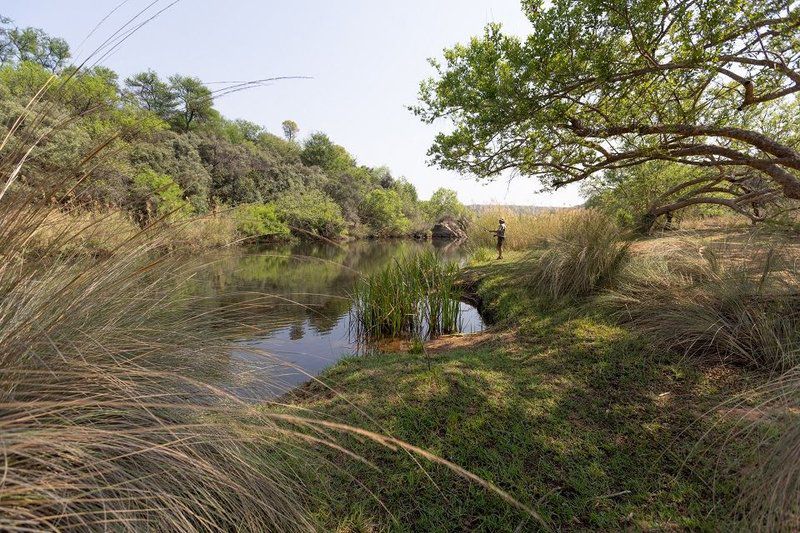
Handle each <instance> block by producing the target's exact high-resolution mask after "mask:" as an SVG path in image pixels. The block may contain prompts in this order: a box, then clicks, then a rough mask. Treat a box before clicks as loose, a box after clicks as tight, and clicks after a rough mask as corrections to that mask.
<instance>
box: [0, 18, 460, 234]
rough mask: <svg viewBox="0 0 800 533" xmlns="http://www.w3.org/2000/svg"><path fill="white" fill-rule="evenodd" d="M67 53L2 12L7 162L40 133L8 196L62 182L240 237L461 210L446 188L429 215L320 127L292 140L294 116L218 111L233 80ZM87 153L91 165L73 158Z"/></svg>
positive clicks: (411, 220) (96, 197) (415, 227)
mask: <svg viewBox="0 0 800 533" xmlns="http://www.w3.org/2000/svg"><path fill="white" fill-rule="evenodd" d="M69 57H70V54H69V46H68V45H67V43H66V42H65V41H63V40H61V39H57V38H52V37H50V36H48V35H47V34H46V33H44V32H43V31H42V30H39V29H35V28H24V29H20V28H15V27H13V25H12V23H11V21H10V20H8V19H5V18H0V138H5V137H6V136H7V134H8V133H9V132H11V133H12V135H11V136H10V137H9V139H8V145H7V149H6V150H5V153H6V154H7V155H6V156H5V157H7V158H8V159H9V160H10V159H11V158H13V157H17V156H20V155H21V154H22V153H23V152H24V150H26V149H27V148H26V146H27V145H28V144H29V143H30V141H31V139H35V138H37V137H40V136H41V141H40V142H39V143H38V144H37V145H36V147H35V148H34V149H33V151H32V152H31V154H30V156H28V158H27V161H26V164H25V165H24V167H23V169H22V172H21V173H20V175H19V176H18V178H17V179H16V180H15V184H14V188H13V190H12V193H16V194H41V193H38V192H37V191H38V190H40V188H39V187H38V184H40V183H43V182H44V181H45V180H46V178H48V177H49V176H54V175H59V176H69V177H70V178H69V179H71V180H72V182H73V183H71V185H72V186H71V187H67V189H68V190H69V191H70V193H69V194H68V195H67V197H64V198H58V199H56V198H54V199H53V201H59V202H70V203H71V204H72V205H83V206H85V207H86V208H92V209H97V208H107V207H118V208H122V209H124V210H126V211H128V212H129V213H130V215H131V216H132V218H133V219H134V220H136V221H137V222H139V223H140V224H147V223H148V222H149V221H151V220H153V219H154V218H156V217H168V218H174V219H177V218H181V217H186V216H188V215H202V214H205V213H221V214H222V213H233V218H234V220H235V225H236V227H237V228H238V231H239V233H240V234H241V235H242V236H254V237H255V236H261V235H263V236H267V237H270V238H286V237H288V236H289V234H290V233H291V234H294V235H295V236H300V237H323V238H339V237H343V236H345V235H348V234H349V235H353V236H364V235H376V236H384V235H400V234H408V233H410V232H412V231H426V230H427V229H428V228H430V226H431V225H432V224H433V223H434V222H436V219H437V218H439V217H441V216H445V215H447V214H448V213H450V212H458V213H460V212H462V211H463V206H461V204H460V203H459V202H458V200H457V198H456V197H455V193H454V192H453V191H446V190H442V191H440V192H438V193H437V195H438V196H437V197H446V198H447V199H448V203H447V204H446V205H438V204H439V203H440V202H435V203H436V204H437V206H438V207H437V208H436V209H433V210H429V209H427V208H426V205H427V204H426V203H425V202H421V201H420V200H419V199H418V197H417V192H416V190H415V188H414V186H413V185H412V184H411V183H409V182H408V181H406V180H405V179H395V178H394V177H393V176H392V174H391V171H390V170H389V169H387V168H385V167H379V168H371V167H368V166H364V165H360V164H358V162H357V160H356V158H355V157H354V156H353V155H351V154H350V153H349V152H348V151H347V150H346V149H345V148H344V147H342V146H340V145H338V144H336V143H334V142H333V141H332V140H331V139H330V138H329V137H328V136H327V135H326V134H324V133H320V132H316V133H312V134H311V135H309V136H308V137H307V138H305V139H304V140H300V139H299V137H298V135H299V132H300V127H299V126H298V125H297V124H296V123H295V122H294V121H292V120H286V121H284V122H283V124H282V125H281V127H282V135H283V136H282V137H281V136H277V135H274V134H272V133H270V132H268V131H266V130H265V129H264V128H263V127H261V126H259V125H258V124H254V123H252V122H248V121H246V120H229V119H227V118H225V117H223V116H222V115H221V114H220V113H219V112H218V111H217V110H216V109H215V107H214V100H215V98H218V97H220V96H224V95H225V94H229V93H230V92H234V91H236V90H240V89H241V88H242V87H240V86H238V85H237V86H235V87H234V88H232V89H231V88H223V89H218V90H212V89H210V88H209V87H207V86H206V85H204V84H203V82H202V81H201V80H199V79H197V78H195V77H192V76H185V75H179V74H176V75H173V76H169V77H168V78H166V79H163V78H162V77H161V76H159V75H158V74H157V73H156V72H153V71H151V70H148V71H145V72H141V73H138V74H135V75H133V76H130V77H128V78H127V79H125V80H120V79H119V77H118V76H117V74H116V73H115V72H113V71H111V70H110V69H107V68H104V67H93V68H88V69H85V68H84V69H80V70H78V69H76V68H74V67H71V66H69V65H68V64H67V62H68V60H69ZM239 85H244V86H245V87H246V86H247V85H248V84H239ZM42 87H45V88H46V90H45V92H44V94H43V96H42V97H41V98H40V99H38V100H37V101H36V102H35V103H34V105H33V109H32V113H30V114H29V115H28V117H29V120H27V121H26V122H25V124H24V125H23V126H24V127H18V128H15V126H14V124H15V122H16V121H17V119H18V118H19V117H20V116H22V115H23V114H24V112H25V108H26V106H28V105H29V103H30V102H31V101H32V99H33V98H34V96H35V95H36V94H37V93H38V92H39V90H40V89H41V88H42ZM95 151H100V154H99V156H98V157H93V158H91V159H92V163H91V165H86V164H85V163H82V161H84V160H86V157H87V155H89V154H92V153H93V152H95Z"/></svg>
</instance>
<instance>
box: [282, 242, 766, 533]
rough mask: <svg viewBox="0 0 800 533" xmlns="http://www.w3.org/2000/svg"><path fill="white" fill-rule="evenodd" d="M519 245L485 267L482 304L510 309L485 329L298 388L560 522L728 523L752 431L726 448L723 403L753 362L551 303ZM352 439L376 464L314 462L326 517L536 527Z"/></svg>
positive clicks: (361, 522) (433, 471)
mask: <svg viewBox="0 0 800 533" xmlns="http://www.w3.org/2000/svg"><path fill="white" fill-rule="evenodd" d="M516 259H517V258H516V257H515V256H514V254H510V260H506V261H501V262H494V263H492V264H491V266H489V265H483V266H481V267H479V270H480V272H479V274H480V275H481V276H483V282H482V283H481V284H480V287H479V294H480V296H481V297H482V299H483V303H484V306H485V307H486V309H487V311H489V314H490V315H493V316H495V317H503V320H502V323H501V324H500V325H499V326H497V327H496V330H495V334H494V335H493V338H492V339H491V340H489V341H488V342H486V343H483V344H481V345H479V346H477V347H465V348H463V349H458V350H454V351H449V352H444V353H438V354H437V353H428V354H427V357H424V356H422V355H412V354H384V355H377V356H373V357H368V358H349V359H345V360H343V361H342V362H341V363H339V364H338V365H336V366H334V367H333V368H332V369H330V370H329V371H328V372H326V373H325V374H324V376H323V381H324V382H325V383H327V384H328V385H330V386H331V387H332V388H333V389H335V390H336V391H339V392H340V393H341V394H340V395H337V394H333V393H331V392H330V391H329V390H328V389H324V388H323V387H322V386H320V385H318V384H317V385H311V386H308V387H306V388H305V389H304V390H301V391H299V392H298V397H297V398H296V399H295V400H296V402H297V403H299V404H300V405H302V406H303V407H307V408H310V409H313V410H314V411H315V413H319V414H322V415H323V416H328V417H332V418H334V419H337V420H342V421H345V422H354V421H356V420H359V421H361V423H362V424H363V423H364V420H365V418H369V419H370V420H371V423H370V424H369V425H368V427H369V428H370V429H373V430H376V431H386V432H388V433H390V434H391V435H392V436H394V437H397V438H399V439H404V440H406V441H408V442H410V443H412V444H415V445H418V446H421V447H422V448H425V449H427V450H430V451H432V452H434V453H436V454H439V455H441V456H442V457H443V458H445V459H448V460H450V461H453V462H455V463H457V464H459V465H460V466H463V467H465V468H467V469H469V470H471V471H472V472H474V473H475V474H478V475H479V476H482V477H483V478H484V479H486V480H488V481H491V482H492V483H495V484H496V485H497V486H499V487H500V488H501V489H504V490H506V491H508V492H509V493H510V494H511V495H512V496H513V497H514V498H516V499H517V500H518V501H520V502H521V503H523V504H525V505H529V506H531V507H533V508H534V509H535V510H536V511H537V512H539V513H540V514H541V515H542V516H543V517H544V518H545V519H546V520H547V521H548V522H549V523H550V524H551V525H552V526H553V527H555V528H557V529H606V530H615V529H620V528H633V529H675V528H691V529H701V530H711V529H725V525H726V522H727V521H728V520H730V517H731V516H732V514H733V507H734V504H735V502H736V495H737V494H736V490H737V487H736V480H737V476H736V474H731V473H730V472H731V470H728V467H730V468H734V467H735V463H736V461H737V460H739V459H742V458H743V457H744V455H745V450H746V446H745V444H746V442H745V441H746V440H747V439H743V440H742V441H741V442H738V443H736V444H735V446H728V447H726V448H725V452H724V453H723V454H721V453H720V451H719V450H720V448H719V447H718V446H716V444H717V443H719V442H720V440H721V439H724V438H725V436H727V435H728V434H729V431H730V427H731V425H732V422H727V421H726V420H728V419H727V418H723V415H722V413H723V411H722V410H719V409H715V407H716V406H718V405H719V404H720V403H722V402H723V401H726V400H728V399H730V398H731V397H732V396H733V395H734V394H735V393H736V392H737V391H739V390H743V389H745V388H747V385H748V384H749V383H750V381H752V379H753V376H752V374H750V373H748V372H747V371H744V370H733V369H730V368H725V367H720V366H706V367H698V366H693V365H692V364H691V363H690V361H688V360H685V359H681V358H677V357H675V356H672V355H669V354H666V353H657V352H654V351H652V350H650V349H649V348H648V345H647V342H646V340H645V339H642V338H639V337H637V336H636V335H634V334H633V333H631V332H630V331H628V330H626V329H625V328H623V327H619V326H617V325H615V324H614V323H612V322H610V321H609V320H607V319H605V318H604V317H603V316H601V315H599V314H597V313H595V312H593V311H592V310H590V309H586V308H581V307H576V306H572V307H561V308H556V309H553V308H549V309H546V310H545V309H544V308H543V307H542V306H541V305H540V304H539V302H537V301H534V300H532V299H531V298H530V297H529V296H527V292H524V291H522V290H520V288H519V284H518V283H516V280H517V279H518V278H519V272H518V271H517V269H518V268H519V263H518V262H517V261H516ZM428 360H430V362H431V366H430V368H429V366H428ZM354 406H355V407H357V408H358V409H354V408H353V407H354ZM359 411H361V412H359ZM365 415H367V417H365ZM753 438H754V437H753ZM346 445H347V446H348V447H349V449H351V450H353V451H355V452H356V453H360V454H362V455H363V456H365V457H367V458H368V459H369V460H370V461H371V462H372V463H373V464H374V465H375V467H376V468H372V467H370V466H367V465H365V464H363V463H359V462H357V461H352V460H345V459H344V458H343V456H341V455H340V454H339V455H337V454H331V456H330V460H331V464H329V465H327V466H325V465H323V466H320V467H319V468H317V469H315V472H314V476H313V478H312V479H310V481H309V487H310V488H311V490H312V491H315V492H316V494H317V498H316V499H315V500H314V501H313V502H312V504H311V507H312V509H313V508H315V509H316V511H315V514H316V517H317V519H318V520H319V521H320V522H321V524H322V525H323V526H324V527H325V528H334V527H340V529H341V530H347V531H356V530H372V529H383V528H387V529H391V530H398V531H453V530H467V529H469V530H483V531H514V530H519V531H530V530H535V529H537V523H536V522H535V521H534V520H533V519H532V518H531V517H530V516H528V515H526V514H525V513H524V512H522V511H519V510H517V509H515V508H514V507H512V506H510V505H508V504H507V503H505V502H503V501H502V500H501V499H500V498H499V497H498V496H496V495H493V494H491V493H489V492H487V491H486V490H484V489H483V488H481V487H479V486H477V485H475V484H472V483H470V482H468V481H466V480H463V479H462V478H459V477H458V476H456V475H455V474H454V473H452V472H450V471H448V470H447V469H444V468H442V467H439V466H435V465H430V464H428V463H424V462H423V463H421V464H417V463H416V462H415V461H414V460H412V459H411V458H410V457H408V456H407V455H405V454H403V453H402V452H392V451H390V450H387V449H377V447H376V446H374V445H370V444H367V443H364V442H361V441H359V440H356V439H352V440H348V441H347V442H346ZM734 451H735V452H736V453H733V452H734ZM730 463H733V464H730ZM734 471H735V470H734ZM351 476H352V477H351ZM428 476H430V477H428ZM332 496H336V497H332ZM383 506H385V508H384V507H383ZM390 513H391V514H390Z"/></svg>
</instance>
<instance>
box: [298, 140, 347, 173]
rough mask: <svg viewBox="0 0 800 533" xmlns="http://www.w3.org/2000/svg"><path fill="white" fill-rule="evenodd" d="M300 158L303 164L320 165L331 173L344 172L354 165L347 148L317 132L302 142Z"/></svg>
mask: <svg viewBox="0 0 800 533" xmlns="http://www.w3.org/2000/svg"><path fill="white" fill-rule="evenodd" d="M300 158H301V159H302V160H303V163H304V164H306V165H308V166H318V167H321V168H322V169H323V170H325V171H326V172H329V173H331V174H338V173H341V172H346V171H348V170H350V169H351V168H353V167H355V166H356V160H355V158H353V156H351V155H350V154H349V153H348V152H347V150H345V149H344V148H343V147H342V146H339V145H338V144H334V143H333V141H331V139H330V137H328V136H327V135H325V134H324V133H319V132H317V133H314V134H312V135H311V137H309V138H308V139H306V141H305V143H303V152H302V153H301V154H300Z"/></svg>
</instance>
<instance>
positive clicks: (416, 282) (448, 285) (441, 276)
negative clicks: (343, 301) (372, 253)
mask: <svg viewBox="0 0 800 533" xmlns="http://www.w3.org/2000/svg"><path fill="white" fill-rule="evenodd" d="M458 273H459V269H458V265H457V264H455V263H452V262H449V261H445V260H444V259H442V258H441V257H439V256H437V255H436V254H435V253H434V252H432V251H427V252H422V253H417V254H413V255H410V256H407V257H403V258H400V259H397V260H395V261H394V262H392V263H391V264H389V265H387V266H386V267H385V268H383V269H382V270H380V271H378V272H375V273H373V274H369V275H366V276H364V277H363V278H362V279H360V280H359V281H358V283H357V284H356V287H355V290H354V292H353V295H352V302H353V307H352V311H351V314H352V318H353V320H352V323H353V324H354V325H355V335H356V337H357V338H358V339H359V341H361V342H371V341H379V340H382V339H389V338H395V337H425V338H431V337H435V336H437V335H440V334H442V333H452V332H454V331H456V329H457V327H458V322H459V309H460V308H459V298H460V292H459V289H458V287H457V286H456V281H457V279H458Z"/></svg>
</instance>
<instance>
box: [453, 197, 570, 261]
mask: <svg viewBox="0 0 800 533" xmlns="http://www.w3.org/2000/svg"><path fill="white" fill-rule="evenodd" d="M582 211H583V210H582V209H578V208H576V209H558V210H552V211H542V212H538V213H519V212H516V211H511V210H506V209H503V208H501V207H497V208H492V209H486V210H483V211H481V212H480V213H479V214H478V215H477V216H476V217H475V220H474V221H473V223H472V225H471V229H470V232H469V242H470V245H471V246H473V247H475V248H494V246H495V242H496V241H495V237H494V235H493V234H492V233H491V232H490V230H494V229H497V223H498V220H499V219H501V218H502V219H504V220H505V221H506V227H507V229H506V242H505V247H506V249H507V250H512V251H520V250H530V249H531V248H535V247H537V246H539V245H540V244H542V242H544V241H548V240H550V239H552V238H553V237H555V236H556V235H558V233H559V232H560V231H561V229H562V228H563V226H564V224H565V223H567V222H568V221H569V220H570V219H573V218H575V217H576V216H578V214H579V213H580V212H582Z"/></svg>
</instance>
